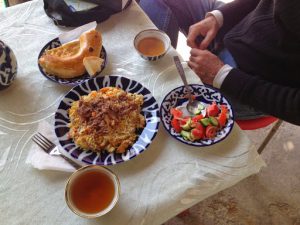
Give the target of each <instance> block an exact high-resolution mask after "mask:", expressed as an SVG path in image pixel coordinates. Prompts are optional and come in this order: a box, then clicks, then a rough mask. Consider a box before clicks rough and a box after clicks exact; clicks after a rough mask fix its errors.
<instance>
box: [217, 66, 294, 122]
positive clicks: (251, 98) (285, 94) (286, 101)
mask: <svg viewBox="0 0 300 225" xmlns="http://www.w3.org/2000/svg"><path fill="white" fill-rule="evenodd" d="M221 92H224V93H226V94H228V95H229V96H231V97H233V98H235V99H238V100H240V101H241V102H242V103H245V104H248V105H251V106H253V107H254V108H256V109H258V110H261V111H263V112H265V113H267V114H269V115H272V116H275V117H277V118H280V119H282V120H285V121H287V122H290V123H293V124H297V125H300V89H299V88H292V87H287V86H282V85H278V84H274V83H271V82H268V81H266V80H262V79H260V78H259V77H256V76H251V75H248V74H246V73H244V72H242V71H240V70H239V69H232V70H231V71H230V72H229V74H228V75H227V77H226V78H225V80H224V82H223V84H222V86H221Z"/></svg>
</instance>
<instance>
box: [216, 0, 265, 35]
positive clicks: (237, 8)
mask: <svg viewBox="0 0 300 225" xmlns="http://www.w3.org/2000/svg"><path fill="white" fill-rule="evenodd" d="M259 1H260V0H235V1H233V2H229V3H227V4H224V5H222V6H221V7H219V8H218V10H220V11H221V13H222V15H223V26H222V27H221V29H220V30H219V33H220V34H218V35H221V36H223V35H224V34H226V33H227V32H228V31H229V30H230V29H231V28H232V27H233V26H235V25H236V24H238V23H239V22H240V21H241V20H242V19H243V18H244V17H245V16H246V15H248V14H249V13H250V12H251V11H252V10H254V9H255V8H256V6H257V5H258V3H259Z"/></svg>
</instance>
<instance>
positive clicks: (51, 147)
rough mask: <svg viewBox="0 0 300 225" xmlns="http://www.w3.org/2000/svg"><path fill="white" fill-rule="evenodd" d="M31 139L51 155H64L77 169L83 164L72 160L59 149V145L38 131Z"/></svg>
mask: <svg viewBox="0 0 300 225" xmlns="http://www.w3.org/2000/svg"><path fill="white" fill-rule="evenodd" d="M31 139H32V140H33V141H34V142H35V143H36V144H37V145H38V146H39V147H40V148H41V149H43V150H44V151H45V152H46V153H48V154H49V155H53V156H60V157H62V158H63V159H64V160H66V161H67V162H68V163H70V164H71V165H72V166H73V167H74V168H75V169H79V168H80V167H81V165H79V164H77V163H76V162H74V161H72V160H71V159H69V158H68V157H66V156H64V155H63V154H61V153H60V151H59V150H58V147H57V146H56V145H55V144H54V143H53V142H52V141H50V140H49V139H48V138H46V137H45V136H44V135H42V134H41V133H39V132H38V133H36V134H34V135H33V136H32V138H31Z"/></svg>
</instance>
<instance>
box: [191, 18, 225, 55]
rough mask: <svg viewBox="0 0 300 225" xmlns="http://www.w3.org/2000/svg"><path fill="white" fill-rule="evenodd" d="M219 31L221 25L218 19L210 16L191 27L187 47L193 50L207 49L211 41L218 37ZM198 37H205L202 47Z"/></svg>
mask: <svg viewBox="0 0 300 225" xmlns="http://www.w3.org/2000/svg"><path fill="white" fill-rule="evenodd" d="M218 30H219V24H218V22H217V19H216V18H215V17H214V16H208V17H206V18H205V19H204V20H201V21H200V22H198V23H195V24H193V25H192V26H190V28H189V33H188V36H187V45H188V46H190V47H191V48H199V49H201V50H204V49H207V47H208V46H209V44H210V43H211V41H212V40H213V39H214V38H215V37H216V35H217V33H218ZM198 36H202V37H204V39H203V40H202V41H201V43H200V45H198V44H199V43H197V41H196V39H197V37H198Z"/></svg>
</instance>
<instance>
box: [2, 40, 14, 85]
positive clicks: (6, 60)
mask: <svg viewBox="0 0 300 225" xmlns="http://www.w3.org/2000/svg"><path fill="white" fill-rule="evenodd" d="M16 74H17V59H16V57H15V55H14V53H13V51H12V50H11V49H10V48H9V47H8V46H7V45H6V44H4V43H3V42H2V41H0V90H2V89H5V88H7V87H8V86H9V85H10V84H11V83H12V82H13V80H14V79H15V77H16Z"/></svg>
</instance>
